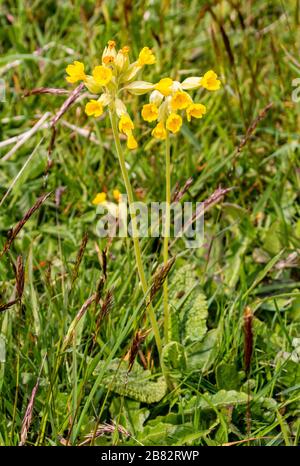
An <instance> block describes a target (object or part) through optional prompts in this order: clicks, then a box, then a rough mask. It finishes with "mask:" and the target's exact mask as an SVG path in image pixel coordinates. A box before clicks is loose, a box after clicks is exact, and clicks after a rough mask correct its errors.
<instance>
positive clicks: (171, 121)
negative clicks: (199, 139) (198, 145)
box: [166, 113, 182, 133]
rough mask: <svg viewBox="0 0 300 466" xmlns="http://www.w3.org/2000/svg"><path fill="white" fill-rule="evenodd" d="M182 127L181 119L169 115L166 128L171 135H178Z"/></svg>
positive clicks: (174, 114)
mask: <svg viewBox="0 0 300 466" xmlns="http://www.w3.org/2000/svg"><path fill="white" fill-rule="evenodd" d="M181 126H182V118H181V116H180V115H178V114H177V113H171V114H170V115H169V116H168V118H167V121H166V127H167V129H168V130H169V131H171V133H178V131H179V130H180V128H181Z"/></svg>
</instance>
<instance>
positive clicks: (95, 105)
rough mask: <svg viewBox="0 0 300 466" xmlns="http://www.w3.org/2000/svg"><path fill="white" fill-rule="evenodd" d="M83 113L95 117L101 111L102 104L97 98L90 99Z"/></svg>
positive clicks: (100, 113)
mask: <svg viewBox="0 0 300 466" xmlns="http://www.w3.org/2000/svg"><path fill="white" fill-rule="evenodd" d="M85 113H86V114H87V115H88V116H95V117H96V118H97V117H99V116H101V115H102V113H103V105H102V104H101V102H99V101H98V100H93V99H92V100H90V101H89V102H88V103H87V104H86V106H85Z"/></svg>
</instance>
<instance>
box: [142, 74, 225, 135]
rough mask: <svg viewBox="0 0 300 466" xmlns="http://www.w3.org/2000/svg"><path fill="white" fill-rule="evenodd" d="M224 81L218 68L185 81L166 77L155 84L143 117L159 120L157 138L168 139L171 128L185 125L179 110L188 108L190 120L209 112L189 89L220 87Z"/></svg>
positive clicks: (173, 130)
mask: <svg viewBox="0 0 300 466" xmlns="http://www.w3.org/2000/svg"><path fill="white" fill-rule="evenodd" d="M220 85H221V82H220V81H219V79H218V78H217V75H216V73H215V72H214V71H212V70H210V71H207V73H205V75H204V76H203V77H200V76H199V77H190V78H187V79H185V80H184V81H183V82H182V83H180V82H179V81H173V80H172V79H171V78H163V79H161V80H160V81H159V82H158V83H157V84H155V86H154V91H152V92H151V94H150V102H149V104H146V105H144V106H143V110H142V117H143V119H144V120H145V121H149V122H151V121H155V120H157V121H158V123H157V125H156V126H155V128H154V129H153V131H152V136H153V137H155V138H156V139H165V138H166V135H167V130H168V131H170V132H171V133H177V132H178V131H179V130H180V128H181V126H182V117H181V116H180V115H179V114H178V110H185V112H186V116H187V119H188V121H191V118H192V117H194V118H202V117H203V115H204V114H205V113H206V107H205V105H203V104H201V103H194V102H193V100H192V98H191V97H190V95H189V94H188V93H187V92H185V91H186V90H193V89H198V88H200V87H204V88H205V89H208V90H209V91H216V90H217V89H219V88H220Z"/></svg>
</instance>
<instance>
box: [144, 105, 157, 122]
mask: <svg viewBox="0 0 300 466" xmlns="http://www.w3.org/2000/svg"><path fill="white" fill-rule="evenodd" d="M142 117H143V119H144V120H145V121H149V122H150V121H155V120H157V118H158V108H157V106H156V105H154V104H146V105H144V106H143V109H142Z"/></svg>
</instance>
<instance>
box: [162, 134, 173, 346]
mask: <svg viewBox="0 0 300 466" xmlns="http://www.w3.org/2000/svg"><path fill="white" fill-rule="evenodd" d="M170 204H171V162H170V136H169V132H168V131H167V135H166V218H165V231H164V245H163V258H164V265H166V264H167V262H168V256H169V236H170V225H171V214H170ZM163 303H164V337H165V344H167V343H168V341H169V299H168V278H167V277H166V279H165V281H164V286H163Z"/></svg>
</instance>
